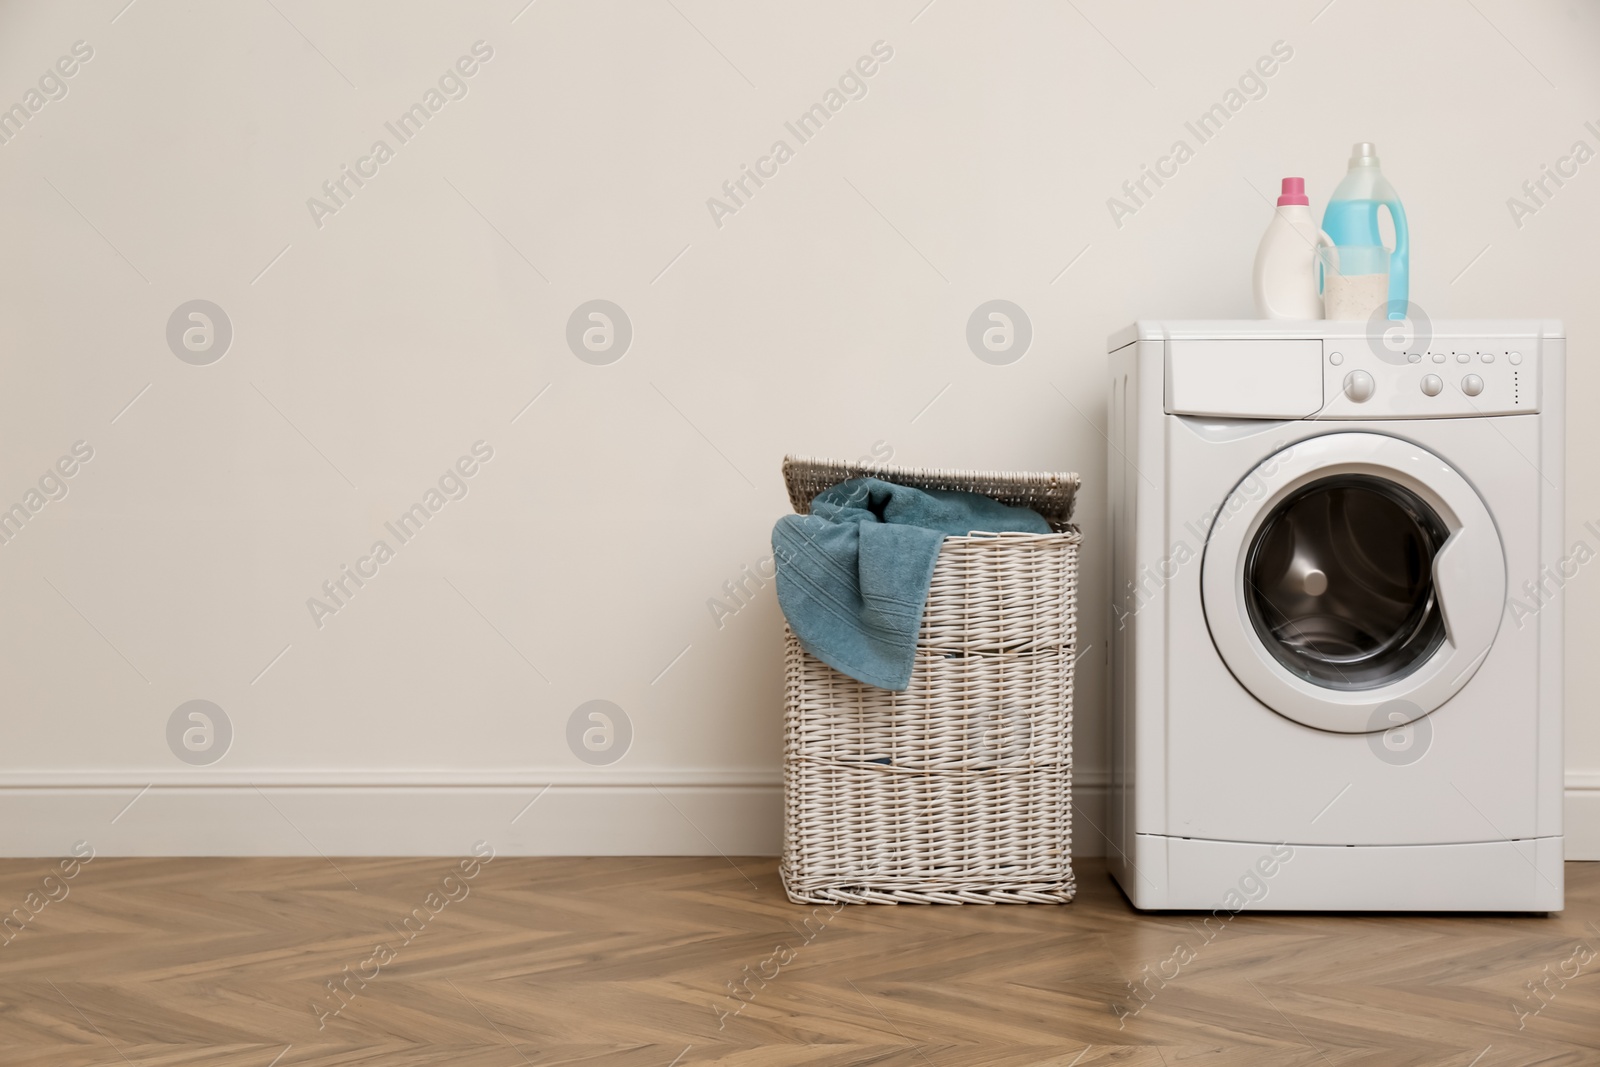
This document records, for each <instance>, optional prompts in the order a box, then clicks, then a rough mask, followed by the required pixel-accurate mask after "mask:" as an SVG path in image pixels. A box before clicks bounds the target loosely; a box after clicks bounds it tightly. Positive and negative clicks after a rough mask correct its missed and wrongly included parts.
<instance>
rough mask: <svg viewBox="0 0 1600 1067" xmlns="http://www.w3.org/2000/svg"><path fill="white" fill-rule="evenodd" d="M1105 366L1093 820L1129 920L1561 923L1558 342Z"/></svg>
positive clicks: (1148, 329)
mask: <svg viewBox="0 0 1600 1067" xmlns="http://www.w3.org/2000/svg"><path fill="white" fill-rule="evenodd" d="M1110 348H1111V357H1110V364H1111V390H1110V396H1109V408H1110V418H1109V422H1110V434H1109V436H1110V445H1111V447H1110V451H1109V461H1110V462H1109V475H1110V479H1109V484H1108V493H1109V510H1110V542H1111V553H1112V574H1113V585H1112V590H1113V595H1112V601H1113V602H1112V617H1111V634H1112V640H1111V642H1110V652H1109V654H1110V657H1111V665H1112V666H1111V678H1112V683H1111V705H1112V708H1111V725H1110V733H1111V741H1110V748H1111V754H1110V762H1111V778H1110V797H1109V805H1108V810H1107V819H1108V825H1106V826H1104V827H1102V828H1101V829H1102V830H1103V831H1104V833H1105V835H1106V837H1107V840H1108V841H1109V849H1108V850H1109V852H1110V857H1109V861H1110V867H1111V871H1112V873H1113V875H1114V876H1115V878H1116V879H1117V881H1118V882H1119V883H1120V884H1121V886H1122V888H1123V890H1124V892H1126V893H1127V895H1128V899H1129V900H1130V901H1131V902H1132V903H1133V905H1134V906H1135V907H1138V908H1151V909H1204V910H1208V911H1215V912H1217V913H1218V914H1219V915H1226V914H1228V913H1233V912H1237V911H1239V910H1242V909H1243V908H1252V909H1262V910H1341V911H1343V910H1385V911H1388V910H1396V911H1399V910H1423V911H1559V910H1560V909H1561V907H1562V903H1563V901H1562V885H1563V880H1562V836H1561V803H1562V752H1561V748H1562V744H1561V742H1562V736H1561V730H1562V724H1561V716H1562V689H1561V687H1562V676H1561V659H1562V649H1561V640H1562V623H1561V603H1562V601H1561V598H1560V596H1559V595H1558V587H1559V585H1560V584H1561V583H1562V582H1563V581H1564V580H1565V578H1570V577H1571V576H1572V575H1571V573H1569V572H1570V571H1572V570H1573V569H1574V568H1575V567H1576V566H1577V564H1578V563H1581V562H1582V561H1581V560H1579V561H1574V560H1573V559H1571V558H1567V559H1563V556H1562V546H1561V535H1562V484H1563V478H1564V475H1565V470H1564V463H1563V448H1564V445H1563V415H1562V409H1563V386H1564V380H1565V338H1564V335H1563V331H1562V327H1561V325H1560V324H1559V323H1556V322H1490V321H1484V322H1467V321H1461V322H1440V323H1435V324H1433V326H1432V333H1431V336H1429V337H1417V338H1414V339H1412V340H1410V341H1409V342H1406V341H1405V339H1404V338H1402V339H1400V341H1396V340H1395V339H1394V338H1393V337H1388V338H1385V337H1382V336H1371V337H1369V331H1368V326H1367V324H1365V323H1335V322H1288V323H1285V322H1256V321H1250V322H1201V321H1195V322H1140V323H1136V324H1135V325H1134V326H1132V327H1130V328H1128V329H1126V330H1123V331H1122V332H1121V333H1118V334H1116V335H1114V336H1113V337H1112V338H1111V342H1110Z"/></svg>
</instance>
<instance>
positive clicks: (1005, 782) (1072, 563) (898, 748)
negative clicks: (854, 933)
mask: <svg viewBox="0 0 1600 1067" xmlns="http://www.w3.org/2000/svg"><path fill="white" fill-rule="evenodd" d="M791 462H793V461H791ZM827 469H828V470H829V474H826V475H819V476H816V477H814V478H813V477H812V475H811V474H810V473H809V472H802V473H801V474H800V475H799V476H798V477H796V475H795V473H794V472H792V471H791V470H790V467H789V462H786V464H785V473H786V475H788V476H789V484H790V490H791V494H793V493H794V492H795V486H796V485H797V484H801V485H807V484H812V483H814V482H816V481H820V480H821V479H822V478H825V477H829V476H832V475H833V473H834V472H837V471H838V470H840V469H845V470H848V471H849V473H845V474H844V475H843V477H845V478H849V477H855V476H856V473H857V472H859V470H860V469H861V468H860V467H859V466H857V465H851V464H830V465H827ZM937 473H938V475H939V477H940V481H939V483H938V484H937V485H934V486H933V487H936V488H951V489H969V488H970V489H976V491H983V490H982V489H981V488H977V487H976V486H975V485H974V484H973V483H962V482H961V480H960V477H959V475H957V474H956V472H937ZM977 477H978V478H979V479H984V478H989V479H993V478H996V477H999V478H1004V477H1005V476H992V475H978V476H977ZM1021 477H1023V478H1026V479H1040V481H1038V482H1037V483H1036V484H1038V485H1041V486H1048V485H1053V486H1054V487H1055V488H1054V489H1050V490H1049V491H1050V492H1055V493H1056V497H1055V499H1056V500H1057V502H1058V503H1059V502H1060V501H1061V499H1062V494H1061V491H1060V487H1061V486H1070V489H1068V490H1066V497H1067V499H1066V502H1065V505H1064V507H1058V508H1057V509H1056V512H1055V517H1056V519H1057V522H1058V523H1059V524H1060V525H1061V526H1063V527H1064V528H1063V530H1062V531H1061V532H1059V533H1054V534H1044V535H1041V534H996V535H975V536H972V537H950V538H946V539H945V542H944V545H943V547H942V549H941V550H940V553H939V559H938V562H937V564H936V565H935V567H934V572H933V584H932V587H931V588H930V590H929V594H928V605H927V609H926V611H925V613H924V615H923V621H922V628H921V632H920V634H919V636H918V640H917V645H918V648H917V660H916V666H915V669H914V670H913V672H912V678H911V685H910V688H908V689H907V690H906V691H905V692H901V693H896V692H890V691H889V690H885V689H878V688H876V687H874V686H869V685H865V684H863V683H861V682H857V681H855V680H854V679H852V678H848V677H846V676H845V675H843V674H840V673H839V672H838V671H835V670H834V669H833V668H831V667H829V666H828V665H826V664H825V663H823V662H821V661H820V660H818V659H816V658H815V657H813V656H811V655H810V654H808V653H807V652H806V651H805V650H804V649H803V648H801V647H800V643H799V641H797V640H796V639H795V637H794V635H793V634H792V633H790V632H788V631H787V629H786V630H785V635H784V640H785V700H784V800H785V819H784V851H783V861H782V865H781V873H782V876H783V882H784V886H785V888H786V889H787V891H788V894H789V898H790V899H791V900H794V901H796V902H808V903H828V902H843V903H879V904H896V903H922V904H934V903H946V904H962V903H966V904H996V903H1018V904H1021V903H1041V904H1045V903H1048V904H1058V903H1064V902H1066V901H1069V900H1071V899H1072V897H1073V893H1074V889H1075V885H1074V881H1073V874H1072V849H1071V845H1072V678H1073V658H1074V655H1075V649H1076V645H1077V577H1078V546H1079V543H1080V540H1081V538H1080V536H1079V534H1078V532H1077V530H1076V529H1074V528H1072V527H1071V526H1070V525H1067V519H1069V518H1070V516H1071V500H1070V495H1071V492H1072V491H1073V490H1075V489H1076V487H1077V478H1076V476H1074V475H1053V476H1040V475H1024V476H1021ZM1047 478H1053V479H1057V480H1056V481H1054V482H1053V483H1051V482H1047V481H1045V480H1044V479H1047ZM808 479H809V481H808ZM838 480H839V479H838V478H837V477H836V478H835V482H836V481H838ZM895 480H897V481H901V480H902V479H900V478H896V479H895ZM830 484H832V483H830ZM907 484H910V483H909V481H907ZM922 484H923V485H924V486H927V485H928V484H929V483H928V482H924V483H922ZM988 484H990V485H993V484H994V483H993V481H990V482H989V483H988ZM821 488H825V486H821V485H818V487H817V489H816V490H814V491H813V492H812V493H811V495H814V494H815V492H817V491H820V490H821ZM992 495H996V496H997V497H998V495H999V494H992ZM809 500H810V496H809V495H808V496H805V497H804V501H805V502H806V503H809ZM799 502H800V498H799V497H796V503H797V506H798V504H799ZM1008 502H1015V499H1014V498H1013V501H1008Z"/></svg>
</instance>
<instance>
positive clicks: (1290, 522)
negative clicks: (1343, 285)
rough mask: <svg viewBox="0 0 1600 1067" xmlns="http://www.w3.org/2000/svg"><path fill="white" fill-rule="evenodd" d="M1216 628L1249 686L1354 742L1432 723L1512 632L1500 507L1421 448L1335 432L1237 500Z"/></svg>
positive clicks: (1219, 527) (1223, 536) (1225, 537)
mask: <svg viewBox="0 0 1600 1067" xmlns="http://www.w3.org/2000/svg"><path fill="white" fill-rule="evenodd" d="M1201 568H1202V570H1201V578H1200V580H1201V588H1202V594H1203V598H1204V603H1205V613H1206V624H1207V626H1208V627H1209V628H1210V630H1211V637H1212V640H1213V642H1214V643H1215V644H1216V647H1217V651H1218V653H1220V654H1221V656H1222V659H1223V661H1224V662H1225V663H1226V664H1227V666H1228V669H1229V670H1230V671H1232V672H1233V675H1234V677H1235V678H1237V679H1238V680H1239V682H1240V684H1242V685H1243V686H1244V687H1245V688H1246V689H1248V690H1250V692H1251V693H1252V694H1254V695H1255V697H1256V699H1258V700H1260V701H1261V702H1262V703H1263V704H1265V705H1266V706H1267V707H1269V708H1271V709H1272V710H1273V711H1276V712H1277V713H1279V714H1280V715H1284V716H1287V717H1288V718H1290V719H1293V720H1295V721H1296V722H1301V723H1304V724H1305V725H1307V726H1314V727H1316V728H1318V729H1321V730H1333V731H1337V732H1340V733H1370V732H1375V731H1378V730H1387V729H1391V728H1393V727H1395V726H1398V725H1402V724H1404V723H1406V722H1410V721H1412V720H1414V719H1418V718H1421V717H1422V716H1423V715H1426V714H1428V713H1429V712H1431V711H1433V710H1434V709H1436V708H1438V707H1439V706H1440V705H1442V704H1443V703H1444V702H1445V701H1447V700H1449V699H1450V698H1451V697H1452V696H1454V695H1455V693H1456V692H1458V691H1459V690H1460V689H1461V687H1462V686H1464V685H1465V684H1466V683H1467V681H1468V680H1469V679H1471V677H1472V675H1473V674H1474V672H1476V671H1477V669H1478V666H1479V664H1481V663H1482V662H1483V659H1484V657H1485V656H1487V655H1488V653H1489V647H1490V646H1491V645H1492V644H1493V643H1494V638H1495V634H1496V633H1497V632H1498V631H1499V628H1500V619H1501V617H1502V615H1503V613H1504V606H1505V596H1506V566H1505V553H1504V549H1503V548H1502V546H1501V544H1500V535H1499V532H1498V531H1497V530H1496V529H1495V525H1494V522H1493V520H1492V519H1491V517H1490V515H1489V510H1488V508H1487V507H1485V506H1484V503H1483V501H1482V499H1480V498H1479V496H1478V494H1477V492H1476V491H1475V490H1474V489H1473V488H1472V486H1471V485H1469V484H1468V483H1467V481H1466V479H1465V478H1463V477H1462V476H1461V475H1460V474H1459V473H1458V472H1457V471H1456V470H1455V469H1454V468H1452V467H1451V466H1450V465H1449V464H1448V463H1446V462H1445V461H1444V460H1442V459H1440V458H1439V457H1438V456H1436V455H1434V454H1433V453H1432V452H1430V451H1428V450H1427V449H1425V448H1422V447H1421V446H1420V445H1416V444H1413V443H1411V442H1409V441H1402V440H1400V439H1399V438H1395V437H1388V436H1385V435H1383V434H1376V433H1330V434H1326V435H1324V436H1321V437H1313V438H1310V439H1308V440H1305V441H1301V442H1299V443H1298V444H1295V445H1294V446H1292V447H1290V448H1286V449H1284V450H1282V451H1280V452H1278V453H1275V454H1274V455H1272V456H1271V457H1269V458H1268V459H1267V460H1265V461H1264V462H1262V463H1261V464H1260V465H1259V466H1258V467H1256V469H1255V470H1253V471H1251V472H1250V474H1249V475H1247V476H1246V477H1245V478H1244V479H1243V480H1242V481H1241V482H1240V483H1239V485H1238V486H1237V487H1236V488H1235V489H1234V491H1233V492H1232V493H1231V494H1230V495H1229V496H1228V498H1227V499H1226V500H1225V501H1224V502H1223V503H1222V505H1221V507H1220V508H1219V510H1218V513H1217V517H1216V519H1215V521H1214V522H1213V524H1212V527H1211V534H1210V537H1209V538H1208V539H1207V541H1206V548H1205V553H1204V556H1203V557H1202V563H1201Z"/></svg>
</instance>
